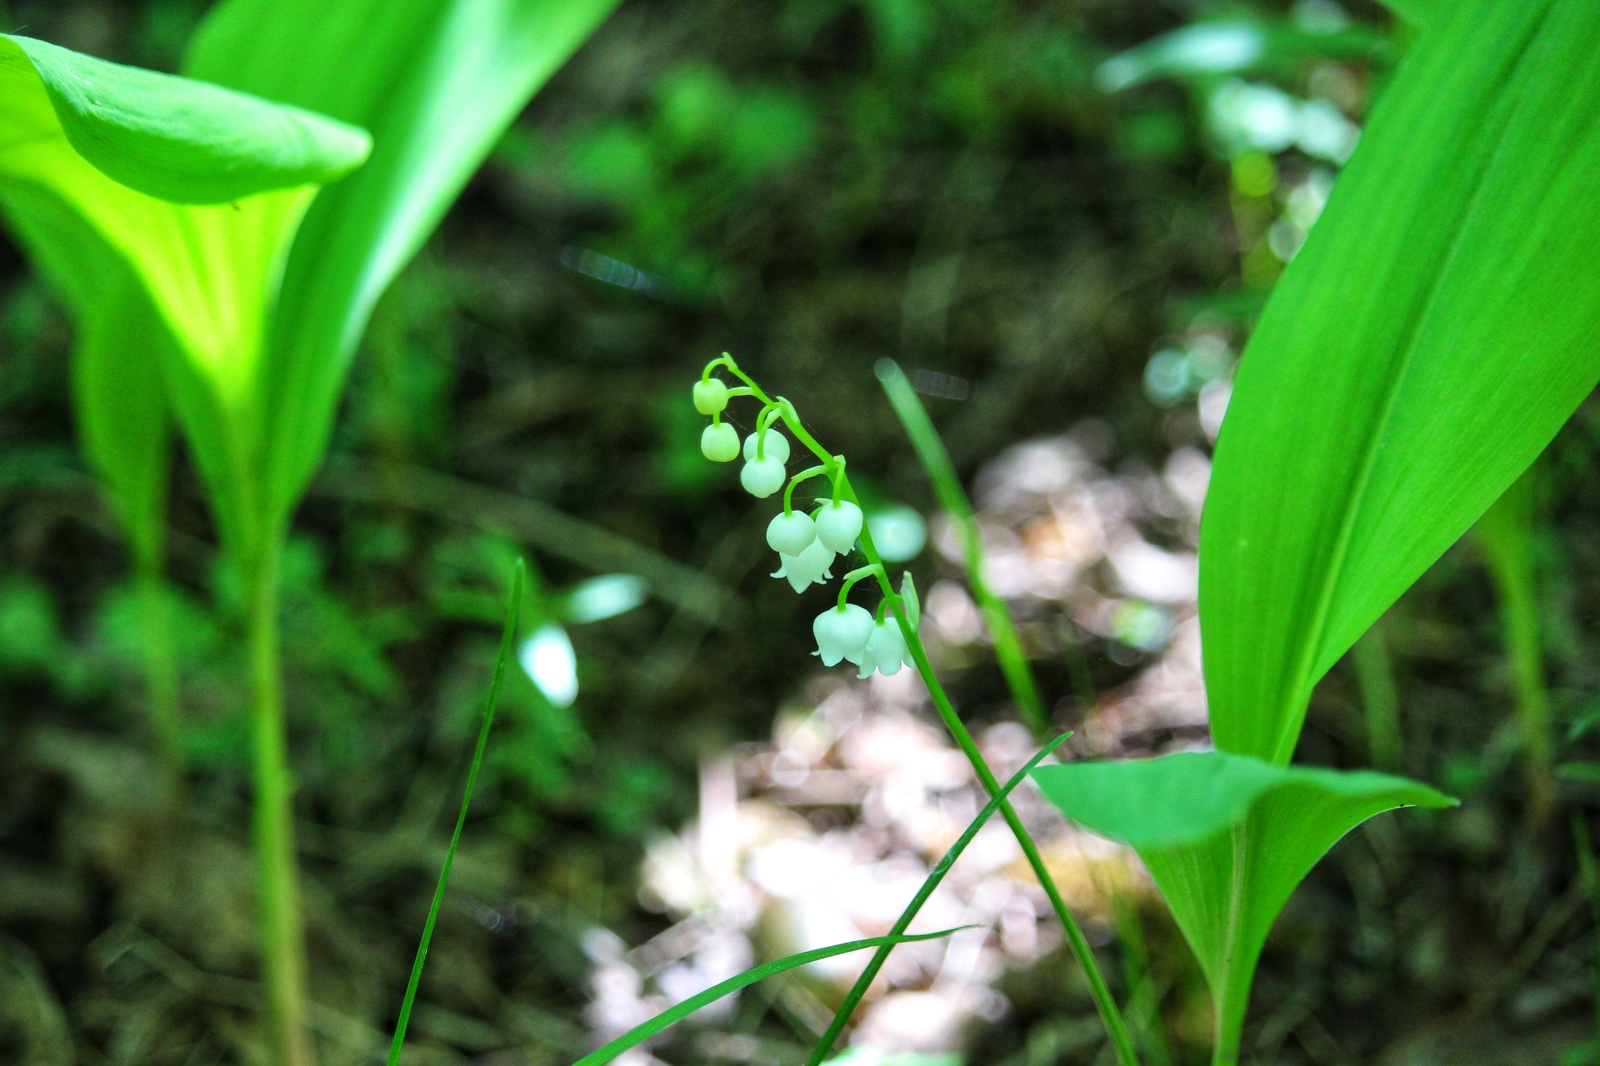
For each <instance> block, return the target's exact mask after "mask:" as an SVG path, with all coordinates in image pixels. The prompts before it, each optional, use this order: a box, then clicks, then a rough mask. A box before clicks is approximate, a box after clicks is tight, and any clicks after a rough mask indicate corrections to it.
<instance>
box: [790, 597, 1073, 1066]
mask: <svg viewBox="0 0 1600 1066" xmlns="http://www.w3.org/2000/svg"><path fill="white" fill-rule="evenodd" d="M896 599H898V597H896ZM883 602H884V603H889V602H890V598H889V597H887V596H885V597H884V599H883ZM1070 736H1072V734H1071V733H1063V734H1061V735H1060V736H1059V737H1056V738H1055V739H1054V740H1052V741H1050V742H1049V743H1048V744H1046V745H1045V746H1044V747H1042V748H1040V749H1039V750H1038V751H1037V752H1036V753H1034V756H1033V758H1031V759H1029V760H1028V761H1027V762H1026V763H1024V764H1023V766H1022V768H1021V769H1020V770H1018V771H1017V772H1016V773H1014V774H1012V775H1011V779H1010V780H1009V781H1007V782H1006V783H1005V784H1004V785H1002V786H1001V788H1000V791H999V792H996V793H995V794H994V796H993V797H992V798H991V799H990V800H989V802H988V804H987V805H985V806H984V808H983V810H981V811H979V812H978V816H977V817H976V818H974V819H973V820H972V821H971V822H969V823H968V824H967V828H966V829H965V830H964V831H963V832H962V834H961V835H960V836H959V837H957V838H956V842H955V843H954V844H952V845H950V849H949V850H948V851H946V852H945V853H944V858H942V859H940V860H939V863H938V865H936V866H935V867H934V868H933V869H932V870H930V871H929V872H928V876H927V878H926V879H925V880H923V882H922V887H921V888H919V889H917V894H916V895H915V896H913V897H911V902H910V903H907V904H906V907H905V910H903V911H901V912H900V917H899V918H898V919H896V920H895V923H894V926H893V927H892V928H890V930H889V932H888V934H887V935H886V937H885V939H886V941H887V942H886V943H884V944H883V945H882V946H881V947H879V948H878V950H877V951H875V952H873V954H872V960H871V961H870V962H868V963H867V968H866V969H864V970H862V971H861V976H860V977H857V978H856V983H855V984H853V985H851V986H850V991H849V992H848V993H846V994H845V997H844V1002H843V1003H841V1004H840V1005H839V1009H838V1010H837V1011H835V1012H834V1015H833V1021H832V1022H831V1023H830V1024H829V1025H828V1031H827V1032H825V1033H823V1034H822V1039H821V1040H818V1041H817V1046H816V1049H815V1050H814V1051H812V1052H811V1057H810V1058H809V1059H807V1060H806V1066H819V1064H820V1063H821V1062H822V1060H823V1059H825V1058H827V1057H828V1055H829V1053H830V1052H832V1051H833V1045H834V1044H836V1043H838V1040H839V1035H840V1034H841V1033H843V1032H844V1027H845V1026H846V1025H848V1024H849V1023H850V1017H851V1015H853V1014H855V1011H856V1006H857V1005H858V1004H860V1002H861V998H862V997H863V996H865V995H866V994H867V988H868V986H870V985H871V984H872V979H873V978H874V977H877V976H878V971H879V970H881V969H883V964H884V963H885V962H887V961H888V959H889V952H891V951H893V950H894V945H895V944H896V943H898V941H899V938H900V937H901V936H903V935H904V933H905V931H906V930H907V929H908V928H910V926H911V923H912V921H914V920H915V919H916V917H917V912H918V911H920V910H921V909H922V905H923V904H924V903H926V902H928V897H929V896H931V895H933V891H934V889H936V888H938V887H939V882H941V881H943V880H944V875H945V874H947V873H949V872H950V867H952V866H954V865H955V863H956V859H958V858H960V857H961V853H962V852H963V851H965V850H966V847H967V845H968V844H970V843H972V838H973V837H975V836H977V835H978V830H979V829H982V828H983V827H984V825H985V824H986V823H987V822H988V821H989V819H990V818H991V817H992V816H993V815H994V812H995V811H997V810H999V809H1000V805H1001V804H1002V803H1004V802H1005V801H1006V797H1007V796H1009V795H1011V792H1012V790H1013V789H1015V788H1016V787H1017V786H1018V785H1020V784H1022V781H1023V779H1024V778H1026V777H1027V776H1028V774H1029V773H1030V772H1032V770H1033V768H1034V767H1035V766H1038V765H1039V764H1040V763H1041V762H1043V761H1044V759H1045V757H1046V756H1047V755H1049V754H1050V753H1051V752H1053V751H1055V750H1056V749H1057V748H1059V747H1060V746H1061V745H1062V744H1064V743H1066V740H1067V738H1068V737H1070Z"/></svg>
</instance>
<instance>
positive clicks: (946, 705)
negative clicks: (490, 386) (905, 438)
mask: <svg viewBox="0 0 1600 1066" xmlns="http://www.w3.org/2000/svg"><path fill="white" fill-rule="evenodd" d="M715 366H725V367H727V368H728V371H729V373H731V374H733V375H734V376H735V377H737V378H738V379H739V380H740V381H742V382H744V383H745V384H746V385H748V386H749V387H750V390H751V395H752V396H754V397H755V398H756V399H758V400H760V401H761V402H762V403H763V404H771V403H774V402H777V403H778V404H779V406H780V409H781V411H782V414H783V421H784V424H785V425H786V426H788V427H789V432H791V433H793V434H794V438H795V440H797V441H799V442H800V443H801V444H804V445H805V446H806V447H807V448H809V449H810V450H811V453H812V454H813V455H815V456H816V457H817V458H818V460H820V461H821V462H822V465H823V466H824V467H826V468H827V470H828V471H829V474H830V476H832V477H834V478H835V479H836V480H835V483H834V484H835V489H836V491H838V492H839V493H841V495H842V497H843V498H844V499H846V500H849V501H850V502H851V503H853V504H855V505H856V506H858V507H859V506H860V505H861V501H860V500H859V499H857V497H856V494H855V489H854V488H853V487H852V486H851V485H850V481H849V479H848V478H847V477H845V476H844V472H843V470H842V467H843V459H842V458H840V457H836V456H834V455H831V454H830V453H829V452H828V451H827V449H825V448H823V447H822V445H821V444H818V443H817V440H816V438H815V437H813V436H812V435H811V434H810V433H809V432H807V430H806V428H805V426H803V425H802V424H801V423H800V416H799V415H798V414H797V413H796V412H795V409H794V405H793V404H791V403H790V402H789V401H788V400H784V399H781V398H780V399H779V400H778V401H773V400H772V399H770V398H769V397H768V396H767V394H766V393H765V392H763V391H762V390H761V386H759V385H757V384H756V383H755V381H753V380H752V379H751V378H750V377H749V375H747V374H745V372H744V371H742V370H740V369H739V366H738V364H737V363H735V362H734V361H733V358H732V357H731V356H729V355H728V354H727V353H723V355H722V357H721V358H720V359H714V360H712V362H711V363H710V364H709V365H708V367H707V371H708V372H709V370H710V369H711V367H715ZM861 549H862V552H863V553H864V554H865V555H866V557H867V561H868V562H869V563H872V564H874V565H876V566H878V567H879V568H880V569H879V571H878V573H877V578H878V584H879V586H880V587H881V588H882V590H883V594H884V596H886V597H888V596H894V595H895V590H894V587H893V586H892V585H891V584H890V583H889V578H888V572H887V571H886V570H883V569H881V568H882V567H883V557H882V556H881V555H879V554H878V550H877V548H876V547H875V546H874V545H873V543H872V532H871V530H869V529H867V528H866V527H865V526H863V527H862V530H861ZM890 610H892V611H893V612H894V617H895V622H896V623H898V624H899V626H900V633H901V635H902V636H903V637H904V638H905V642H906V647H907V649H909V650H910V652H911V658H912V661H913V662H915V663H916V667H917V672H918V673H919V674H921V675H922V680H923V682H924V683H925V684H926V685H927V686H928V694H929V696H931V697H932V699H933V705H934V707H935V708H936V709H937V710H938V712H939V717H940V718H941V719H942V720H943V721H944V724H945V728H946V729H948V730H949V731H950V736H951V738H952V739H954V740H955V742H956V745H957V746H958V747H960V749H961V752H962V754H963V755H965V756H966V757H967V761H968V762H970V763H971V764H972V770H973V773H975V774H977V776H978V780H979V781H980V782H982V784H983V787H984V790H985V791H986V792H988V793H989V795H990V796H994V795H995V794H996V793H998V792H999V790H1000V784H999V782H998V781H996V780H995V776H994V772H993V771H992V770H990V769H989V764H988V763H987V762H985V761H984V758H983V754H982V753H981V752H980V751H978V744H977V742H976V741H975V740H973V738H972V733H971V731H969V730H968V729H967V726H966V723H964V722H962V721H961V718H960V717H959V716H958V715H957V714H956V711H955V707H954V706H952V705H951V703H950V697H949V696H948V695H946V694H945V691H944V686H943V685H941V684H940V683H939V678H938V676H937V675H936V674H934V672H933V666H932V664H931V663H929V661H928V652H927V649H926V648H924V647H923V646H922V639H921V638H920V637H918V636H917V631H916V629H915V628H913V627H912V626H911V624H910V621H909V620H908V619H907V618H906V615H905V609H904V607H903V606H902V605H901V604H900V603H899V602H895V603H892V604H891V605H890ZM1000 814H1001V816H1002V817H1004V818H1005V820H1006V825H1007V826H1009V827H1010V828H1011V832H1012V834H1013V835H1015V836H1016V838H1017V844H1018V845H1019V846H1020V847H1021V848H1022V852H1023V854H1024V855H1025V856H1026V857H1027V860H1028V865H1029V866H1031V867H1032V868H1033V872H1034V876H1035V877H1037V878H1038V879H1039V884H1040V886H1041V887H1043V888H1044V892H1045V895H1046V896H1048V897H1049V899H1050V906H1051V907H1052V908H1053V909H1054V910H1055V912H1056V917H1057V918H1059V919H1060V920H1061V926H1062V929H1063V930H1064V931H1065V933H1066V936H1067V943H1068V944H1069V945H1071V947H1072V953H1073V955H1074V956H1076V957H1077V959H1078V964H1079V965H1080V966H1082V967H1083V972H1084V975H1085V977H1086V978H1087V979H1088V981H1089V992H1090V995H1091V996H1093V998H1094V1002H1095V1006H1096V1007H1097V1008H1099V1011H1100V1017H1101V1020H1102V1021H1104V1022H1105V1026H1106V1032H1107V1033H1108V1034H1109V1035H1110V1037H1111V1042H1112V1045H1113V1046H1114V1047H1115V1048H1116V1053H1117V1061H1118V1062H1119V1063H1120V1064H1121V1066H1138V1062H1139V1060H1138V1057H1137V1056H1136V1055H1135V1054H1134V1051H1133V1041H1132V1040H1131V1039H1130V1037H1129V1036H1128V1026H1127V1023H1126V1022H1124V1021H1123V1018H1122V1012H1121V1010H1120V1009H1118V1007H1117V1002H1116V1000H1115V999H1114V998H1112V995H1111V989H1110V987H1109V986H1107V984H1106V979H1105V975H1104V974H1102V973H1101V972H1100V965H1099V963H1097V962H1096V961H1095V958H1094V953H1093V951H1092V950H1091V949H1090V947H1089V942H1088V940H1087V939H1085V937H1084V935H1083V930H1082V929H1081V928H1079V926H1078V923H1077V920H1076V919H1074V918H1073V917H1072V912H1071V911H1070V910H1068V909H1067V904H1066V901H1065V900H1063V899H1062V898H1061V892H1060V890H1059V889H1057V888H1056V884H1055V881H1054V879H1053V878H1051V876H1050V871H1049V870H1048V869H1047V868H1046V867H1045V864H1044V859H1043V858H1042V857H1041V856H1040V854H1039V848H1038V846H1037V845H1035V844H1034V842H1033V837H1032V836H1031V835H1030V834H1029V833H1028V829H1027V827H1026V826H1024V825H1023V824H1022V819H1021V818H1019V817H1017V812H1016V811H1015V810H1014V809H1013V808H1012V806H1011V804H1010V803H1005V804H1003V805H1002V806H1001V808H1000Z"/></svg>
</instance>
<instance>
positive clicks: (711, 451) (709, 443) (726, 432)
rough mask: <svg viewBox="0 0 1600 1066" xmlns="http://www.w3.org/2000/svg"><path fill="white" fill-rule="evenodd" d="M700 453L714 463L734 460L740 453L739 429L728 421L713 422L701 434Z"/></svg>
mask: <svg viewBox="0 0 1600 1066" xmlns="http://www.w3.org/2000/svg"><path fill="white" fill-rule="evenodd" d="M700 454H701V455H704V456H705V457H706V458H707V459H710V460H711V461H712V462H714V463H728V462H732V461H733V460H734V459H735V458H737V457H738V455H739V431H738V430H736V429H734V428H733V427H732V426H730V425H728V423H726V422H713V423H711V425H709V426H707V427H706V428H705V432H704V433H701V434H700Z"/></svg>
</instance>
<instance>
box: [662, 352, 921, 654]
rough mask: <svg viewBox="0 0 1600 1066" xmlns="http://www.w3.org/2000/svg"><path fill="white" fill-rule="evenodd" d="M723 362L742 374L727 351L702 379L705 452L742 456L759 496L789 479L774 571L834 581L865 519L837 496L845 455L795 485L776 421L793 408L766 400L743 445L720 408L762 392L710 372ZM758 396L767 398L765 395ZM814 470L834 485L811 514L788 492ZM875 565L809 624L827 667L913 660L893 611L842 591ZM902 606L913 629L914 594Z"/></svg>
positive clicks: (774, 543) (770, 531)
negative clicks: (839, 560)
mask: <svg viewBox="0 0 1600 1066" xmlns="http://www.w3.org/2000/svg"><path fill="white" fill-rule="evenodd" d="M719 365H726V366H728V367H729V368H730V369H731V370H733V371H734V373H736V374H739V376H740V377H741V378H743V377H744V375H743V374H742V373H739V371H738V369H737V368H736V367H735V366H734V364H733V361H732V359H731V358H730V357H729V356H727V355H723V357H722V358H721V359H717V360H713V361H712V363H711V364H710V365H709V366H708V367H707V368H706V371H705V374H704V375H703V376H702V378H701V380H700V381H698V382H696V383H695V386H694V406H695V410H697V411H699V412H700V413H701V414H703V415H708V416H710V418H711V424H710V425H708V426H706V428H705V431H704V432H703V433H702V434H701V436H700V451H701V453H702V454H704V455H705V457H706V458H707V459H710V460H712V461H713V462H719V463H727V462H732V461H733V460H734V459H736V458H740V457H741V455H742V457H743V459H744V465H743V467H742V468H741V469H740V471H739V483H740V484H741V485H743V486H744V489H745V491H746V492H748V493H750V494H751V495H752V496H755V497H757V498H759V499H766V498H767V497H769V496H772V495H774V494H775V493H777V492H779V491H780V490H783V489H784V487H785V485H788V486H789V488H788V491H787V492H785V494H784V506H783V510H782V511H780V512H779V513H778V514H777V515H774V516H773V519H772V521H771V522H769V523H768V524H767V544H768V545H769V546H770V547H771V548H772V550H773V551H775V552H777V553H778V569H777V571H776V572H775V573H774V574H773V575H772V576H773V577H777V578H784V579H786V580H787V581H788V582H789V584H790V585H791V586H792V587H793V588H794V590H795V591H796V592H803V591H805V590H806V589H807V588H810V587H811V586H812V585H820V584H822V583H823V582H825V581H828V580H831V579H832V578H833V563H834V559H835V558H836V557H837V556H840V555H848V554H849V553H850V552H851V551H853V550H854V549H855V546H856V541H857V539H858V538H859V537H860V536H861V530H862V526H863V524H864V518H863V515H862V513H861V508H860V507H858V506H856V504H854V503H852V502H851V501H849V500H845V499H841V498H840V489H841V484H842V481H843V477H844V469H843V467H844V460H843V458H842V457H840V456H834V457H832V458H831V459H830V460H829V461H828V462H827V463H825V464H824V465H823V466H819V467H813V468H811V469H809V470H805V471H802V472H801V473H799V474H796V475H795V476H794V478H793V484H790V481H791V479H790V477H789V471H788V465H787V464H788V462H789V456H790V454H791V451H790V444H789V438H787V437H785V436H784V435H783V434H782V433H781V432H780V431H779V430H778V429H777V428H776V426H775V425H774V423H775V422H780V421H782V420H783V419H784V418H785V417H786V416H788V417H792V416H793V410H794V409H793V407H791V406H790V405H789V404H788V401H786V400H784V399H782V397H780V398H779V399H778V400H776V401H768V402H767V403H766V405H765V406H764V408H763V410H762V412H761V416H760V417H759V418H758V419H757V422H756V429H755V431H754V432H752V433H751V434H749V435H748V436H747V437H745V439H744V443H743V446H742V447H741V445H740V442H739V434H738V432H737V431H736V430H735V429H734V428H733V427H732V426H731V425H729V424H728V423H727V422H724V421H723V420H722V412H723V411H725V410H726V409H727V407H728V401H729V400H730V399H731V398H733V397H735V396H747V395H760V394H759V390H757V389H756V388H755V387H754V385H753V384H752V385H751V386H750V387H748V388H740V387H735V388H731V389H730V388H729V387H728V386H727V384H726V383H724V382H723V381H721V380H720V379H718V378H715V377H712V376H711V371H712V370H713V369H715V368H716V367H717V366H719ZM745 380H746V381H748V380H749V379H748V378H745ZM761 398H762V399H765V397H764V396H762V397H761ZM797 424H798V423H797ZM817 476H826V477H828V478H830V479H831V480H832V482H833V488H834V491H833V494H832V497H831V499H825V500H821V501H819V502H818V505H817V507H816V508H815V510H814V511H812V512H811V513H807V512H805V511H803V510H795V509H793V508H792V507H791V505H790V497H791V496H792V494H793V491H794V485H795V484H798V483H799V482H800V481H802V480H805V479H807V478H810V477H817ZM876 570H877V567H866V568H863V569H861V570H858V571H854V572H852V573H851V574H850V575H847V577H846V579H845V587H844V590H843V591H841V594H840V597H839V604H838V606H837V607H833V608H830V609H829V610H826V611H823V612H822V613H821V614H820V615H818V616H817V619H816V621H815V622H814V623H813V624H812V627H811V628H812V633H813V634H814V635H815V637H816V640H817V650H816V651H815V652H814V653H813V654H815V655H819V656H821V657H822V661H823V663H824V664H825V665H827V666H836V665H838V663H839V662H840V661H842V660H847V661H849V662H851V663H854V664H855V665H856V666H858V667H860V668H861V673H860V676H861V677H868V676H870V675H871V674H873V673H875V672H876V673H881V674H885V675H892V674H897V673H899V672H900V668H901V666H910V665H913V664H912V661H911V656H910V653H909V651H908V649H907V648H906V642H905V638H904V636H903V635H902V634H901V632H900V627H899V625H898V623H896V622H895V620H894V618H893V617H887V616H886V615H885V612H884V610H883V608H881V607H880V609H879V611H878V616H877V617H876V618H874V616H873V614H872V612H870V611H868V610H867V609H866V608H864V607H860V606H857V605H855V604H851V603H846V602H845V599H844V597H845V594H846V593H848V591H849V588H850V586H851V585H852V584H853V583H854V582H855V581H856V580H859V579H860V578H861V577H864V576H866V575H868V574H871V573H874V572H875V571H876ZM885 606H887V605H885ZM905 606H906V610H907V611H908V621H910V623H911V625H912V626H913V627H915V626H916V624H917V618H916V605H915V597H911V598H910V599H909V600H907V601H906V605H905Z"/></svg>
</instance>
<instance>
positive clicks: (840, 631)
mask: <svg viewBox="0 0 1600 1066" xmlns="http://www.w3.org/2000/svg"><path fill="white" fill-rule="evenodd" d="M811 632H812V634H813V635H814V636H815V637H816V638H817V650H816V652H815V653H814V654H817V655H820V656H822V664H823V665H824V666H837V665H838V664H839V660H840V659H849V660H850V661H851V662H858V661H859V660H860V658H861V655H862V653H863V652H864V651H866V647H867V641H868V640H869V639H870V638H871V637H872V613H871V612H870V611H868V610H867V609H866V608H865V607H859V606H857V605H856V604H853V603H848V604H845V605H844V606H843V607H831V608H829V609H828V610H826V611H823V612H822V613H821V614H819V615H817V620H816V621H815V622H813V623H811Z"/></svg>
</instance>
